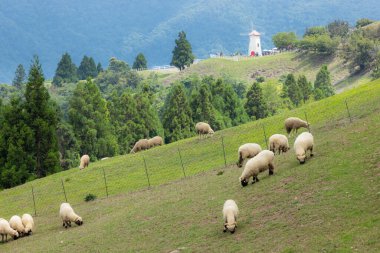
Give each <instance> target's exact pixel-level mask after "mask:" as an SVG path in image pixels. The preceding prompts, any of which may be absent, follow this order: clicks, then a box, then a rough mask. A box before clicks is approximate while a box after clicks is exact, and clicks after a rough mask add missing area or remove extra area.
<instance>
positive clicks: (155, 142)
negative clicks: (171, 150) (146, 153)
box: [148, 136, 164, 148]
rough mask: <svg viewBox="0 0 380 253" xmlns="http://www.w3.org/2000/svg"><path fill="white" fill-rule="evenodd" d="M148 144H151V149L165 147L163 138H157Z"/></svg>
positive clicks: (150, 140)
mask: <svg viewBox="0 0 380 253" xmlns="http://www.w3.org/2000/svg"><path fill="white" fill-rule="evenodd" d="M148 142H149V148H153V147H156V146H162V145H164V140H163V139H162V137H161V136H155V137H153V138H151V139H149V140H148Z"/></svg>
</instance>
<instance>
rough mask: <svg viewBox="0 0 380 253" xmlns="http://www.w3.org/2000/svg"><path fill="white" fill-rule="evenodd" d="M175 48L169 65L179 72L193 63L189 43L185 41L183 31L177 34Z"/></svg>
mask: <svg viewBox="0 0 380 253" xmlns="http://www.w3.org/2000/svg"><path fill="white" fill-rule="evenodd" d="M175 44H176V46H175V47H174V49H173V57H172V61H171V63H170V64H171V65H173V66H176V67H177V68H179V70H183V69H185V66H186V67H189V66H190V64H192V63H193V61H194V55H193V52H192V49H191V45H190V43H189V41H188V40H187V39H186V33H185V32H184V31H182V32H180V33H179V34H178V39H176V40H175Z"/></svg>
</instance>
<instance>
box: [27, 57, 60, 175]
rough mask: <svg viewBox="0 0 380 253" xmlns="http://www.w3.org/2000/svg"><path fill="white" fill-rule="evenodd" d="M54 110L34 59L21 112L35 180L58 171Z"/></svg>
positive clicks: (56, 121)
mask: <svg viewBox="0 0 380 253" xmlns="http://www.w3.org/2000/svg"><path fill="white" fill-rule="evenodd" d="M55 109H56V108H55V107H54V105H53V103H52V101H51V100H50V96H49V93H48V90H47V89H46V88H45V86H44V77H43V73H42V68H41V65H40V63H39V60H38V57H37V56H35V57H34V60H33V63H32V66H31V68H30V71H29V78H28V83H27V85H26V92H25V111H26V123H27V125H28V126H29V127H30V128H31V131H32V133H33V136H34V145H33V151H34V152H33V154H34V155H33V156H34V159H35V163H36V166H35V174H36V175H37V177H44V176H46V175H48V174H51V173H54V172H56V171H58V170H59V157H58V145H57V136H56V129H57V124H58V118H57V116H56V111H55Z"/></svg>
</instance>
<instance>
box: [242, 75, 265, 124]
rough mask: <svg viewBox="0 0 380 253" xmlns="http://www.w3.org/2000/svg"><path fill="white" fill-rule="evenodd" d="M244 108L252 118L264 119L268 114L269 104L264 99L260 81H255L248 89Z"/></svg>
mask: <svg viewBox="0 0 380 253" xmlns="http://www.w3.org/2000/svg"><path fill="white" fill-rule="evenodd" d="M244 108H245V111H246V112H247V114H248V116H249V117H251V119H262V118H265V117H266V116H267V106H266V104H265V101H264V96H263V91H262V89H261V87H260V84H259V83H258V82H254V83H253V84H252V86H251V88H250V89H249V90H248V92H247V101H246V103H245V105H244Z"/></svg>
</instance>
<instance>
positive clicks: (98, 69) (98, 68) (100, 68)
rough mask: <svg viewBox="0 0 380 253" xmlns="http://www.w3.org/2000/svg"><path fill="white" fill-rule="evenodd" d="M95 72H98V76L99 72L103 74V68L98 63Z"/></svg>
mask: <svg viewBox="0 0 380 253" xmlns="http://www.w3.org/2000/svg"><path fill="white" fill-rule="evenodd" d="M96 70H97V71H98V74H99V73H100V72H103V67H102V64H101V63H100V62H98V65H96Z"/></svg>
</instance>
